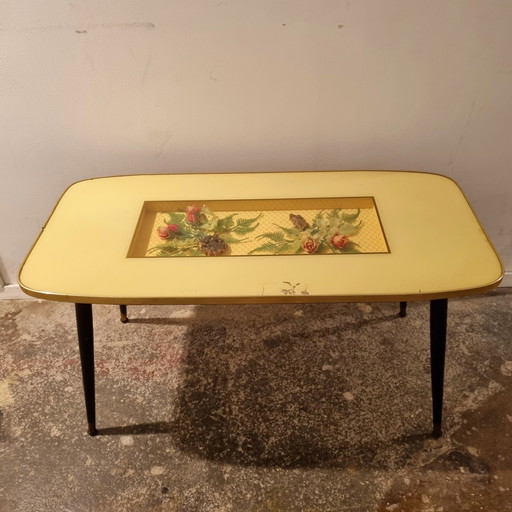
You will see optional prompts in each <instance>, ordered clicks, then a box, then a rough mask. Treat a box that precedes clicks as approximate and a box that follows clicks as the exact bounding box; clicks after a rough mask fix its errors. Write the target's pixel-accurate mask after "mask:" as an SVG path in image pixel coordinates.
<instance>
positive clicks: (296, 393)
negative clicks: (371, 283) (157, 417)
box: [99, 304, 430, 468]
mask: <svg viewBox="0 0 512 512" xmlns="http://www.w3.org/2000/svg"><path fill="white" fill-rule="evenodd" d="M397 313H398V311H397V308H393V306H392V305H379V307H374V311H373V312H372V313H371V314H366V313H365V314H363V313H362V312H361V311H360V310H359V309H358V308H357V307H355V305H350V304H327V305H326V304H311V305H272V306H262V305H243V306H226V305H223V306H198V307H196V310H195V315H194V317H193V318H191V319H190V320H189V327H188V329H187V333H186V334H185V336H186V340H185V347H186V348H185V351H184V360H183V362H182V374H181V379H180V385H179V388H178V390H177V391H178V393H177V400H178V403H177V407H176V411H177V413H176V416H175V417H174V418H173V420H172V421H161V422H155V423H144V424H136V425H125V426H117V427H110V428H103V429H100V430H99V434H100V435H145V434H166V435H169V437H170V440H171V442H172V443H173V444H174V445H175V447H177V448H179V449H180V450H181V451H183V452H185V453H187V454H188V455H190V456H193V457H198V458H202V459H207V460H212V461H218V462H223V463H230V464H238V465H244V466H264V467H280V468H296V467H309V468H311V467H356V468H357V467H361V468H362V467H364V468H384V467H391V466H392V467H403V466H404V465H405V464H406V463H407V461H408V460H409V459H410V457H411V454H413V453H416V452H417V451H418V450H420V449H421V447H422V446H423V444H424V442H425V440H426V439H427V438H428V437H429V433H430V432H429V429H430V424H429V419H430V418H429V413H430V410H429V407H430V402H429V399H430V397H429V395H428V393H427V394H425V395H423V394H422V396H419V397H416V398H417V400H416V399H413V400H412V401H411V400H410V401H411V402H412V403H414V402H415V401H419V402H421V404H422V407H423V406H424V407H426V408H427V409H428V413H425V414H424V415H423V416H421V417H419V418H417V419H415V420H413V421H410V420H408V421H405V422H401V421H400V417H401V415H403V414H404V400H403V396H402V394H407V393H412V394H414V393H417V391H418V390H417V389H416V388H417V386H416V388H415V387H414V386H413V387H412V388H410V389H408V387H407V377H404V376H403V374H402V375H398V376H397V375H396V368H395V367H394V366H393V363H394V362H395V359H396V358H395V357H394V356H393V355H392V354H391V355H390V349H389V347H390V346H391V343H392V341H393V340H395V339H396V332H397V331H398V330H399V326H398V325H396V324H398V323H400V322H403V321H404V320H403V319H398V318H397ZM154 320H155V319H148V323H150V322H153V321H154ZM156 320H157V322H158V323H160V320H161V319H156ZM180 322H181V321H180ZM162 323H165V322H162ZM382 338H383V339H384V342H382ZM396 341H398V342H399V341H400V340H396ZM425 347H426V344H425ZM413 353H414V354H415V355H416V353H415V351H414V350H413ZM403 355H404V354H401V356H403ZM416 359H417V358H416ZM368 365H370V366H368ZM369 373H374V375H373V377H370V378H369ZM383 380H384V381H386V385H387V383H388V381H389V383H391V384H390V385H391V386H392V387H394V388H397V389H398V388H402V393H396V389H395V392H394V393H393V394H390V393H388V392H387V390H383V389H382V384H383V382H382V381H383ZM428 386H429V380H428V378H427V377H425V386H423V387H422V389H421V391H422V392H424V391H425V389H424V388H426V389H427V390H428ZM365 389H367V390H372V389H373V391H371V393H370V392H369V391H368V393H366V392H365V391H364V390H365ZM383 397H384V398H385V399H386V403H381V402H382V401H383ZM382 408H384V411H382V410H381V409H382ZM425 418H426V421H425ZM386 420H387V421H388V422H390V420H392V421H391V422H393V421H394V422H395V423H396V425H395V426H394V427H392V428H391V427H390V425H387V424H386Z"/></svg>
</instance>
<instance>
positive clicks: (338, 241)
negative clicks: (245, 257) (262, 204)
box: [249, 209, 363, 254]
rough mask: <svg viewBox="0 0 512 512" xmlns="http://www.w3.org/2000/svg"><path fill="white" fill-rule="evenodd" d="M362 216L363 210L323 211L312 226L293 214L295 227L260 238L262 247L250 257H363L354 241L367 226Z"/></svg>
mask: <svg viewBox="0 0 512 512" xmlns="http://www.w3.org/2000/svg"><path fill="white" fill-rule="evenodd" d="M360 213H361V210H360V209H359V210H357V211H356V212H355V213H348V212H343V211H342V210H340V209H334V210H330V211H325V210H322V211H320V212H318V213H317V214H316V216H315V217H314V218H313V219H312V220H311V222H308V221H307V220H306V219H304V218H303V217H302V216H301V215H295V214H293V213H291V214H290V221H291V223H292V224H293V227H283V226H276V227H277V228H279V230H278V231H272V232H268V233H263V234H261V235H259V236H258V237H257V238H258V239H260V240H261V242H262V243H261V245H260V246H259V247H256V248H255V249H253V250H252V251H250V252H249V254H256V253H267V254H333V253H359V252H361V251H360V250H359V249H358V247H359V246H358V245H357V243H355V242H354V241H353V240H351V239H350V237H352V236H354V235H357V233H359V231H360V230H361V228H362V226H363V223H362V221H361V220H359V214H360Z"/></svg>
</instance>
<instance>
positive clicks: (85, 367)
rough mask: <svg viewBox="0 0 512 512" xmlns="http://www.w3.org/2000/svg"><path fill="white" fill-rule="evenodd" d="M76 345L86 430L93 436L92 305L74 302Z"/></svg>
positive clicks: (94, 415)
mask: <svg viewBox="0 0 512 512" xmlns="http://www.w3.org/2000/svg"><path fill="white" fill-rule="evenodd" d="M75 312H76V327H77V331H78V346H79V348H80V361H81V363H82V381H83V385H84V396H85V410H86V412H87V432H88V434H89V435H90V436H95V435H96V434H97V433H98V431H97V430H96V403H95V402H96V400H95V396H94V333H93V324H92V305H91V304H75Z"/></svg>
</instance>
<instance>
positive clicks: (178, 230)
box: [167, 224, 181, 233]
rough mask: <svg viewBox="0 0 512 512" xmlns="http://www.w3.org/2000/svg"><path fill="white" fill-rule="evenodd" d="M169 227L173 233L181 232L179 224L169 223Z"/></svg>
mask: <svg viewBox="0 0 512 512" xmlns="http://www.w3.org/2000/svg"><path fill="white" fill-rule="evenodd" d="M167 227H168V229H169V231H170V232H171V233H179V232H180V231H181V230H180V227H179V226H178V224H167Z"/></svg>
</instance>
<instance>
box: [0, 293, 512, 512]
mask: <svg viewBox="0 0 512 512" xmlns="http://www.w3.org/2000/svg"><path fill="white" fill-rule="evenodd" d="M397 311H398V305H397V304H372V305H369V304H327V305H280V306H275V305H271V306H196V307H192V306H190V307H183V306H172V307H171V306H169V307H163V306H153V307H142V306H140V307H130V308H129V309H128V312H129V316H130V318H131V321H130V323H128V324H125V325H124V324H121V323H120V322H119V320H118V309H117V307H114V306H95V308H94V313H95V329H96V340H97V344H96V357H97V364H96V367H97V372H96V375H97V403H98V405H97V412H98V428H99V429H100V435H98V436H97V437H94V438H92V437H89V436H87V434H86V422H85V411H84V403H83V397H82V389H81V378H80V364H79V359H78V349H77V343H76V337H75V326H74V308H73V306H72V305H70V304H59V303H50V302H37V301H0V340H1V342H0V406H1V415H0V460H1V464H0V510H1V511H2V512H4V511H5V512H17V511H20V512H21V511H23V512H39V511H41V512H42V511H45V512H48V511H59V512H64V511H70V512H81V511H98V512H99V511H116V512H118V511H119V512H121V511H179V512H195V511H197V512H200V511H201V512H203V511H204V512H206V511H208V512H214V511H215V512H221V511H222V512H224V511H234V512H299V511H300V512H320V511H322V512H327V511H333V512H334V511H351V512H367V511H371V512H374V511H375V512H385V511H410V512H422V511H424V512H427V511H428V512H441V511H442V512H451V511H457V512H458V511H480V510H484V511H487V512H493V511H496V512H497V511H499V512H506V511H512V472H511V468H512V458H511V457H512V455H511V454H512V403H511V400H510V399H511V397H512V394H511V391H512V343H511V337H512V335H511V334H510V333H512V290H510V289H509V290H506V289H503V290H500V291H498V292H495V293H490V294H487V295H483V296H479V297H472V298H465V299H460V300H459V299H457V300H452V301H450V306H449V329H448V335H449V340H448V354H447V368H446V387H445V434H444V436H443V437H442V438H441V439H438V440H433V439H431V438H429V436H428V434H429V432H430V428H431V412H430V407H431V405H430V388H429V355H428V303H423V302H422V303H410V304H409V314H408V316H407V317H406V318H404V319H401V318H397V315H396V313H397Z"/></svg>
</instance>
